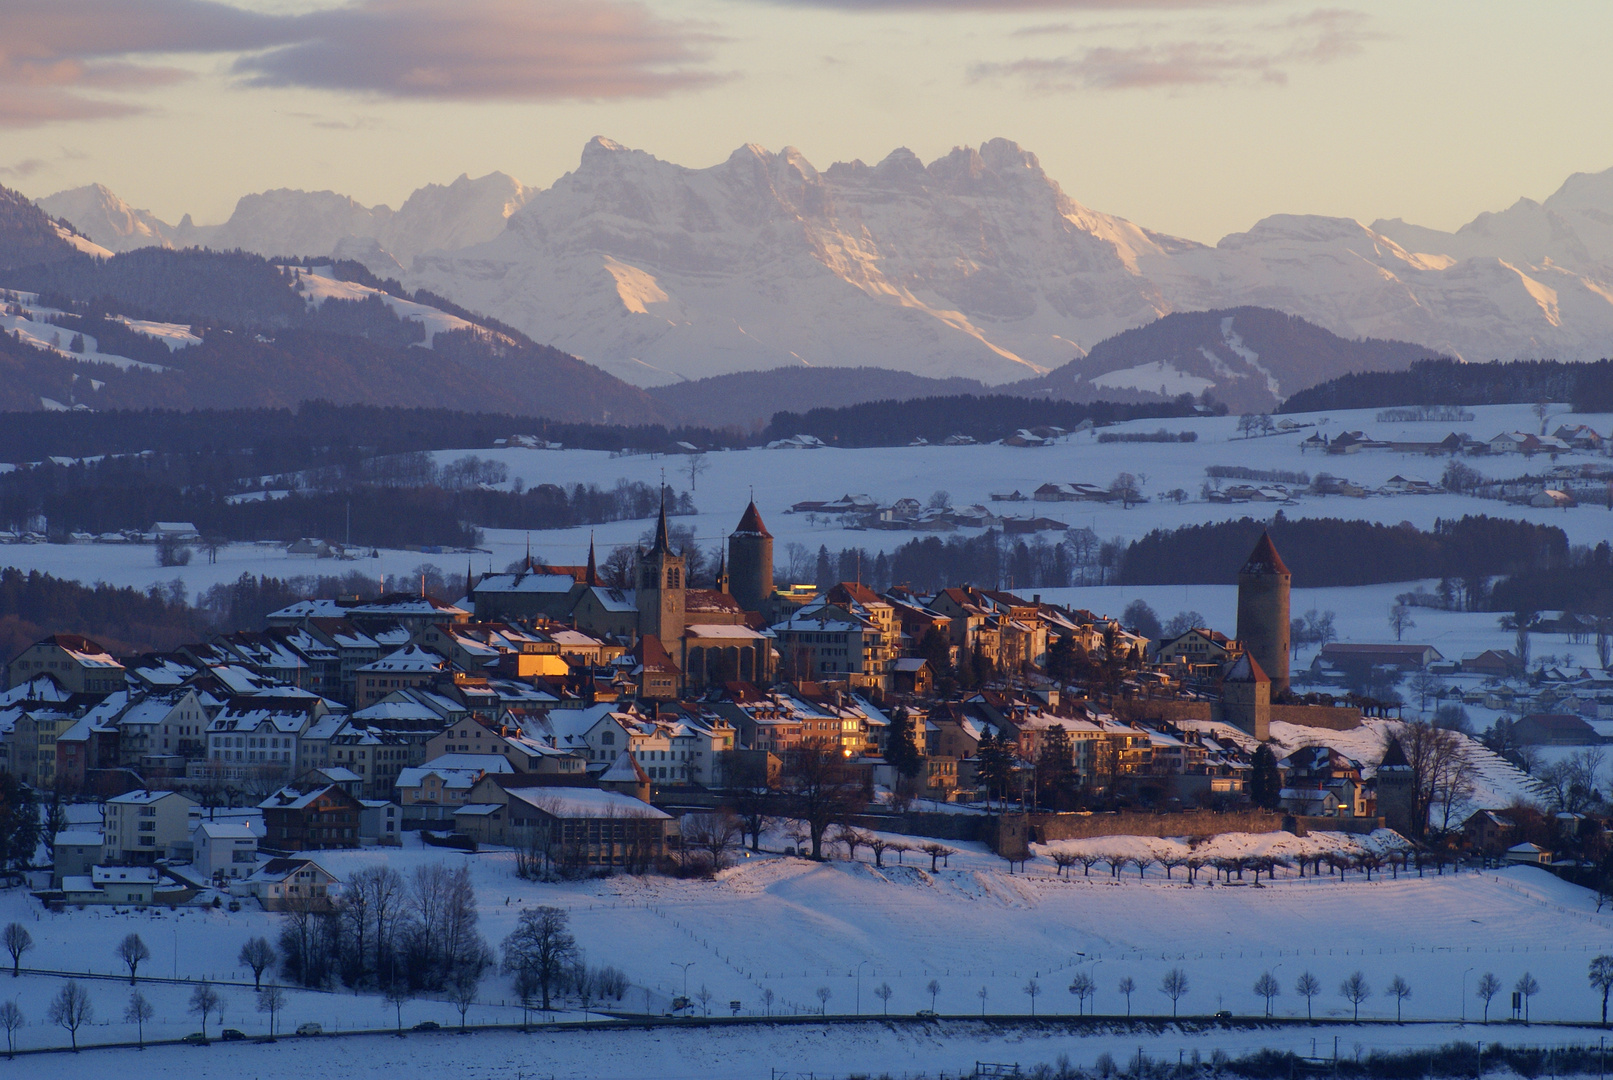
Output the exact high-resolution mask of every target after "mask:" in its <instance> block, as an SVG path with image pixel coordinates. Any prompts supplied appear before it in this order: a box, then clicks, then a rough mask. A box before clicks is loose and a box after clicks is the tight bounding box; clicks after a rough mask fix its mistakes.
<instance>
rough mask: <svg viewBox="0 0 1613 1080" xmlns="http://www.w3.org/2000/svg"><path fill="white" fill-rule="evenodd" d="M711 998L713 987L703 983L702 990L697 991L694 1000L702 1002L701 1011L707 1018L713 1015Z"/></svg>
mask: <svg viewBox="0 0 1613 1080" xmlns="http://www.w3.org/2000/svg"><path fill="white" fill-rule="evenodd" d="M711 998H712V993H711V987H709V986H707V985H706V984H705V983H701V984H700V989H699V990H696V991H695V995H694V999H695V1000H696V1001H698V1002H700V1011H701V1013H703V1014H704V1015H706V1016H710V1015H711Z"/></svg>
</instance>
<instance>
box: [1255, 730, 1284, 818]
mask: <svg viewBox="0 0 1613 1080" xmlns="http://www.w3.org/2000/svg"><path fill="white" fill-rule="evenodd" d="M1282 789H1283V778H1282V774H1281V773H1280V772H1278V771H1277V755H1276V754H1274V753H1272V752H1271V746H1270V745H1269V744H1267V743H1261V744H1260V746H1259V747H1257V748H1256V749H1255V756H1254V759H1253V761H1252V762H1251V768H1250V772H1249V798H1250V800H1251V801H1252V802H1253V803H1254V804H1255V805H1256V806H1260V807H1264V808H1265V809H1267V810H1275V809H1276V808H1277V806H1278V804H1279V803H1280V802H1281V801H1282Z"/></svg>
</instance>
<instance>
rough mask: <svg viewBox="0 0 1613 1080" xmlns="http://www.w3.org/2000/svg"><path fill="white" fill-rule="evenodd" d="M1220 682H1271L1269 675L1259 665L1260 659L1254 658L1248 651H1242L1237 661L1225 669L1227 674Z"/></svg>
mask: <svg viewBox="0 0 1613 1080" xmlns="http://www.w3.org/2000/svg"><path fill="white" fill-rule="evenodd" d="M1222 682H1230V683H1263V682H1266V683H1269V682H1271V677H1270V676H1269V675H1267V674H1266V671H1265V669H1264V668H1262V667H1261V666H1260V661H1258V660H1256V659H1255V658H1254V657H1252V656H1250V655H1249V654H1248V653H1244V654H1243V655H1242V656H1240V657H1238V659H1237V661H1236V662H1235V663H1234V664H1233V665H1232V667H1231V668H1229V669H1228V670H1227V676H1226V678H1225V679H1223V680H1222Z"/></svg>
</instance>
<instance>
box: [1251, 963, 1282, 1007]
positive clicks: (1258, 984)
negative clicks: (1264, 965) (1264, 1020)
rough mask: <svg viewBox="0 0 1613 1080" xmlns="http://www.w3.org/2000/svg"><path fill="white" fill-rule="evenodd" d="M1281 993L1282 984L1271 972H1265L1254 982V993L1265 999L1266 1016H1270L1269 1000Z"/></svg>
mask: <svg viewBox="0 0 1613 1080" xmlns="http://www.w3.org/2000/svg"><path fill="white" fill-rule="evenodd" d="M1282 992H1283V987H1282V984H1281V983H1279V982H1278V981H1277V977H1276V976H1275V975H1273V974H1272V973H1271V972H1269V971H1268V972H1266V973H1265V974H1264V975H1261V976H1260V978H1258V979H1256V980H1255V993H1256V994H1259V995H1260V996H1261V997H1263V998H1265V999H1266V1015H1267V1016H1270V1015H1271V999H1272V998H1274V997H1276V996H1277V995H1278V994H1280V993H1282Z"/></svg>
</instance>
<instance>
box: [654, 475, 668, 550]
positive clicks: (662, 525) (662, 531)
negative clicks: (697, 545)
mask: <svg viewBox="0 0 1613 1080" xmlns="http://www.w3.org/2000/svg"><path fill="white" fill-rule="evenodd" d="M658 551H660V552H666V553H668V554H670V553H671V551H672V543H671V541H670V540H669V539H668V538H667V528H666V489H665V488H663V489H662V490H661V513H660V515H659V516H658V517H657V518H656V519H655V543H653V544H651V545H650V553H651V554H654V553H656V552H658Z"/></svg>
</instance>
